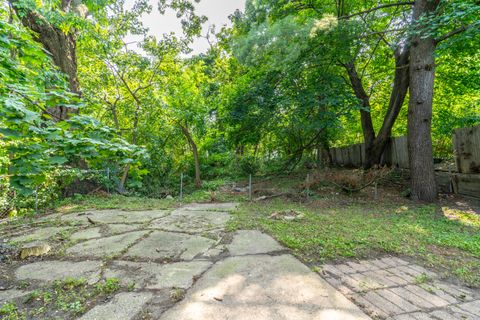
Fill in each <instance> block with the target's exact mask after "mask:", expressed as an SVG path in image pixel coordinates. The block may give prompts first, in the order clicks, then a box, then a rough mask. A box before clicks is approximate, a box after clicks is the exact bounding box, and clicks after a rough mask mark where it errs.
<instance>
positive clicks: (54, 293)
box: [0, 278, 128, 320]
mask: <svg viewBox="0 0 480 320" xmlns="http://www.w3.org/2000/svg"><path fill="white" fill-rule="evenodd" d="M26 286H27V288H28V286H29V284H27V285H26ZM22 289H26V288H25V287H23V288H22ZM122 289H123V290H127V289H128V288H122V286H121V285H120V282H119V280H118V279H115V278H110V279H106V280H105V281H102V282H99V283H97V284H95V285H90V284H88V282H87V280H85V279H81V278H80V279H76V278H67V279H65V280H62V281H60V280H57V281H55V282H54V283H53V284H51V285H49V286H47V287H41V288H38V289H36V290H33V291H32V292H30V294H28V296H26V297H25V299H24V301H20V302H19V303H17V304H15V303H13V302H10V303H6V304H3V306H2V307H1V308H0V316H2V319H8V320H23V319H32V318H42V319H47V318H63V319H70V318H72V317H75V316H79V315H81V314H83V313H84V312H85V311H86V310H88V309H89V308H90V307H92V306H93V305H94V304H95V303H96V302H97V301H100V300H101V299H108V298H109V297H111V296H112V295H113V294H115V293H116V292H118V291H119V290H122Z"/></svg>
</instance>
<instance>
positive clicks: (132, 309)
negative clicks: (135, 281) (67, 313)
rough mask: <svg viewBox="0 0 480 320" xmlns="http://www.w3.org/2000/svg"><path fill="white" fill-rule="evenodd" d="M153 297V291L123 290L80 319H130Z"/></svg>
mask: <svg viewBox="0 0 480 320" xmlns="http://www.w3.org/2000/svg"><path fill="white" fill-rule="evenodd" d="M152 297H153V293H151V292H123V293H119V294H117V295H116V296H115V297H114V298H113V299H112V300H110V301H109V302H107V303H105V304H102V305H97V306H96V307H94V308H93V309H92V310H90V311H88V312H87V313H86V314H84V315H83V316H82V317H81V318H79V319H80V320H110V319H121V320H130V319H134V318H135V316H136V315H137V314H138V313H140V311H142V309H143V306H144V305H145V304H146V303H147V302H148V301H149V300H150V299H151V298H152Z"/></svg>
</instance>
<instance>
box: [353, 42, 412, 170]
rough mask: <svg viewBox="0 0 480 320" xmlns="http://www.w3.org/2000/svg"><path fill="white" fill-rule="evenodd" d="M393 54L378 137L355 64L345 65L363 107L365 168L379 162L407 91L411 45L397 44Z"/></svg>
mask: <svg viewBox="0 0 480 320" xmlns="http://www.w3.org/2000/svg"><path fill="white" fill-rule="evenodd" d="M394 54H395V75H394V80H393V88H392V93H391V95H390V101H389V105H388V109H387V112H386V114H385V116H384V119H383V124H382V127H381V128H380V130H379V132H378V135H377V136H376V135H375V130H374V128H373V123H372V115H371V113H370V98H369V96H368V95H367V93H366V91H365V89H364V87H363V84H362V80H361V78H360V76H359V75H358V73H357V70H356V68H355V64H354V63H353V62H350V63H348V64H346V65H345V68H346V70H347V73H348V76H349V78H350V82H351V85H352V89H353V91H354V93H355V96H356V97H357V98H358V99H360V100H361V101H362V108H363V109H362V110H360V115H361V121H362V130H363V139H364V143H365V163H364V168H366V169H369V168H371V167H373V166H375V165H379V164H380V162H381V158H382V154H383V152H384V151H385V148H386V146H387V143H388V141H389V140H390V137H391V133H392V128H393V125H394V124H395V121H396V120H397V118H398V114H399V113H400V110H401V109H402V106H403V103H404V101H405V97H406V95H407V91H408V85H409V67H408V65H409V56H410V48H409V47H408V46H407V47H398V48H397V49H396V50H395V53H394Z"/></svg>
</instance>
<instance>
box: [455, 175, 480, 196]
mask: <svg viewBox="0 0 480 320" xmlns="http://www.w3.org/2000/svg"><path fill="white" fill-rule="evenodd" d="M453 186H454V191H455V193H458V194H461V195H464V196H470V197H475V198H480V174H462V173H455V174H453Z"/></svg>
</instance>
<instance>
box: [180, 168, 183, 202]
mask: <svg viewBox="0 0 480 320" xmlns="http://www.w3.org/2000/svg"><path fill="white" fill-rule="evenodd" d="M182 200H183V172H182V173H181V174H180V201H182Z"/></svg>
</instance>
